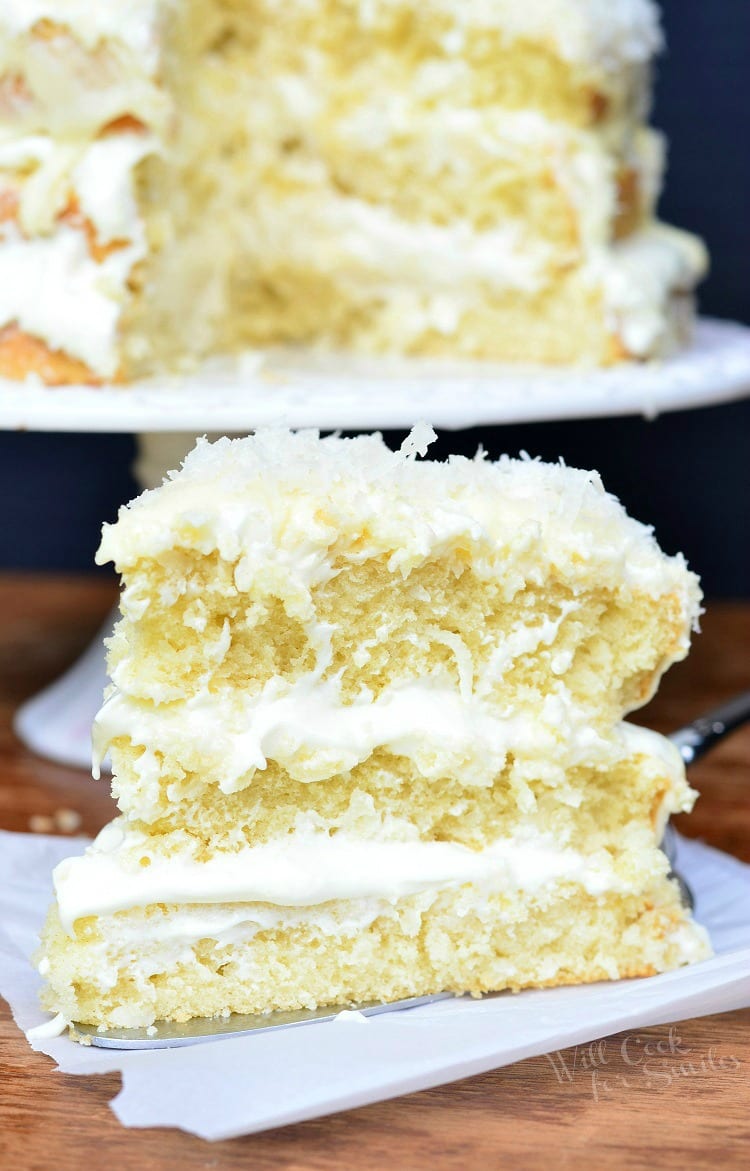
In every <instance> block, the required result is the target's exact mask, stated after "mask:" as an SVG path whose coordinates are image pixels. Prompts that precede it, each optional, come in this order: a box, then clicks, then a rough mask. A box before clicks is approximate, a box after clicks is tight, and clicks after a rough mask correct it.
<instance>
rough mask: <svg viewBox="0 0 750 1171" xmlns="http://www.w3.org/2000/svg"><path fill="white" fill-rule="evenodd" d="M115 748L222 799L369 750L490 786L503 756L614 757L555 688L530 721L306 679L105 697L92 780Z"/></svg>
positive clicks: (445, 701) (351, 761)
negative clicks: (167, 698)
mask: <svg viewBox="0 0 750 1171" xmlns="http://www.w3.org/2000/svg"><path fill="white" fill-rule="evenodd" d="M119 736H125V737H128V738H129V739H130V740H131V741H132V743H133V744H135V745H143V746H144V748H146V749H147V750H148V752H149V753H153V752H156V753H161V754H163V755H164V756H165V757H168V758H169V759H170V760H172V761H175V760H176V761H182V762H184V761H185V760H186V758H187V756H188V755H189V754H196V755H197V756H198V757H199V758H200V759H201V760H202V761H203V769H206V768H209V767H210V768H211V770H212V773H213V772H214V770H215V774H216V776H217V777H218V784H219V788H220V789H221V791H222V792H224V793H233V792H236V791H237V790H238V789H239V788H241V787H244V786H245V785H246V784H247V783H248V780H249V779H250V778H251V777H252V774H253V773H254V772H255V770H256V769H265V768H266V766H267V762H268V760H274V761H276V762H278V763H279V764H280V765H282V766H283V767H284V768H285V769H286V770H287V772H288V773H289V775H290V776H292V777H293V778H294V779H295V780H298V781H303V782H315V781H320V780H325V779H327V778H329V777H332V776H334V775H336V774H338V773H344V772H347V771H348V770H349V769H352V768H354V767H355V766H356V765H357V764H359V763H361V762H362V761H364V760H367V759H368V757H369V756H370V755H371V754H372V753H373V752H374V751H375V749H376V748H386V749H388V750H389V751H391V752H392V753H394V754H395V755H396V756H406V757H408V758H409V759H410V760H411V761H412V763H413V764H414V766H415V768H416V769H417V771H418V772H419V773H420V775H422V776H425V777H439V776H444V775H447V773H448V772H450V771H451V770H455V769H460V770H462V773H463V774H464V775H466V776H467V777H475V776H478V777H480V778H483V779H484V783H487V784H489V783H490V781H491V778H492V777H493V776H495V775H496V774H497V773H498V772H500V770H501V769H502V768H503V765H504V764H505V761H506V757H507V755H508V753H513V754H514V755H515V756H518V757H529V756H533V757H534V758H537V759H541V760H544V759H547V760H550V761H552V762H555V761H556V762H557V763H558V764H559V765H560V766H561V767H562V765H563V764H564V765H565V766H567V767H571V766H575V765H576V764H578V763H583V762H584V761H585V762H586V763H595V762H596V761H597V760H599V761H604V760H608V761H609V760H611V758H612V756H613V754H614V755H616V752H617V748H618V747H620V746H619V745H617V744H615V745H614V747H613V745H612V743H611V741H610V740H609V739H605V738H603V737H602V736H600V735H599V734H598V733H597V732H596V731H595V730H594V729H593V728H591V727H589V726H587V724H586V722H585V720H584V719H582V716H581V713H577V712H575V711H571V710H570V703H569V701H568V699H567V696H566V693H565V691H564V689H563V688H560V689H558V691H557V693H553V694H551V695H548V696H546V697H545V699H544V701H543V702H540V704H539V706H538V708H537V710H535V712H534V713H533V715H531V714H529V713H524V712H518V713H514V714H507V715H506V714H502V713H499V714H498V713H497V711H496V710H493V707H492V706H491V705H490V704H485V703H482V702H481V700H478V699H475V698H471V697H462V696H461V695H460V694H459V693H458V692H457V691H455V690H454V689H452V688H448V687H444V686H435V685H431V684H430V683H429V682H425V681H421V682H416V683H407V684H404V685H402V686H396V687H389V688H387V689H386V690H385V691H383V692H382V693H381V694H380V695H379V696H378V697H377V698H376V699H372V697H371V696H366V695H365V696H363V697H362V698H361V699H360V700H359V701H355V702H353V703H347V704H345V703H342V701H341V697H340V689H339V686H338V681H337V680H336V679H330V680H327V681H321V680H320V679H318V678H317V677H316V676H308V677H305V678H303V679H301V680H300V681H298V682H297V683H296V684H292V685H289V684H287V683H285V681H284V680H282V679H280V678H276V679H273V680H271V681H270V682H269V683H268V684H267V685H266V686H265V687H264V689H263V691H262V692H261V693H260V695H259V696H256V697H245V696H242V695H237V694H234V695H229V694H227V693H221V694H213V693H211V692H209V691H207V690H206V691H203V692H201V693H200V694H199V695H197V696H196V697H194V698H192V699H188V700H185V701H182V702H179V701H178V702H176V703H173V704H161V705H154V704H151V703H149V702H144V701H143V700H139V699H134V698H132V697H130V696H127V695H125V694H123V693H122V692H115V693H114V694H113V695H112V696H111V697H110V698H109V699H108V700H107V701H106V703H105V704H104V706H103V707H102V708H101V710H100V711H99V713H98V715H97V717H96V720H95V721H94V730H93V743H94V775H95V776H98V775H99V768H100V764H101V761H102V759H103V757H104V755H105V753H106V751H107V748H108V747H109V745H110V744H111V742H112V741H113V740H114V739H116V738H117V737H119ZM212 779H214V778H213V776H212ZM240 782H242V783H240Z"/></svg>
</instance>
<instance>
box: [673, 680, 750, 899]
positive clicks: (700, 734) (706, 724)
mask: <svg viewBox="0 0 750 1171" xmlns="http://www.w3.org/2000/svg"><path fill="white" fill-rule="evenodd" d="M749 720H750V691H743V692H742V693H741V694H740V695H735V696H734V698H733V699H729V700H727V702H726V703H722V704H721V705H720V706H719V707H717V708H714V709H713V711H710V712H707V713H706V715H705V716H699V717H698V719H697V720H693V722H692V724H686V725H685V727H684V728H680V729H679V730H678V731H677V732H673V733H672V734H671V736H670V737H669V739H670V740H671V741H672V743H673V744H674V746H675V748H676V749H677V750H678V752H679V753H680V756H681V757H682V759H683V761H684V762H685V765H686V766H687V765H691V764H694V763H695V761H696V760H700V758H701V757H702V756H705V755H706V753H707V752H709V751H710V750H711V749H712V748H713V747H714V746H715V745H716V744H718V743H719V741H720V740H723V739H724V737H725V736H728V735H729V734H730V732H734V731H735V730H736V729H737V728H740V727H742V725H743V724H746V723H747V722H748V721H749ZM661 848H662V850H663V851H664V853H665V854H666V855H667V858H668V859H669V864H670V866H671V867H672V877H673V878H675V879H676V880H677V883H678V884H679V887H680V891H681V893H682V901H683V902H684V903H685V905H686V906H687V907H688V908H689V909H690V910H692V909H693V907H694V905H695V900H694V898H693V892H692V891H691V889H690V887H689V886H688V884H687V883H686V882H685V879H684V878H683V877H682V875H681V874H680V872H679V871H678V870H677V866H676V863H677V831H676V830H675V828H674V826H673V825H672V823H671V821H668V822H667V824H666V825H665V826H664V835H663V837H662V840H661Z"/></svg>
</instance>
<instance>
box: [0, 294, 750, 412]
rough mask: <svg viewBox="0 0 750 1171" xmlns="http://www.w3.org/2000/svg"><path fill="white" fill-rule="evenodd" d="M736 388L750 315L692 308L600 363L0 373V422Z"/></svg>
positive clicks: (666, 403)
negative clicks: (15, 376) (46, 379)
mask: <svg viewBox="0 0 750 1171" xmlns="http://www.w3.org/2000/svg"><path fill="white" fill-rule="evenodd" d="M248 359H249V360H248ZM300 361H302V366H301V367H300ZM352 380H354V382H355V386H354V388H353V389H352V386H351V383H352ZM747 395H750V326H748V325H744V324H742V323H739V322H735V321H729V320H724V319H717V318H711V317H701V318H699V319H698V320H697V322H696V327H695V334H694V339H693V342H692V343H691V344H690V345H689V346H688V347H686V348H684V349H683V350H680V351H679V352H678V353H676V354H675V355H673V356H671V357H669V358H666V359H664V360H662V361H659V362H652V363H643V364H637V363H627V364H623V365H618V366H614V367H609V368H606V369H585V368H577V367H576V368H565V369H560V368H549V367H546V368H539V367H529V366H521V365H519V366H508V365H504V366H498V365H495V364H491V363H481V362H452V361H445V362H442V361H438V360H435V359H426V360H425V359H365V358H362V357H355V356H336V355H319V354H310V353H307V352H303V351H286V352H279V353H272V354H252V355H246V356H245V359H244V364H243V362H240V363H239V364H236V365H235V366H232V367H231V368H230V367H227V366H222V365H221V364H219V365H216V366H214V367H207V368H206V369H204V370H202V371H201V372H200V373H198V374H195V375H191V376H190V377H189V378H185V379H163V380H160V381H153V382H149V383H136V384H132V385H130V386H127V387H123V386H120V387H115V386H102V387H95V388H94V387H84V386H65V387H43V386H41V385H38V384H34V383H31V382H28V381H27V382H23V383H18V382H10V381H8V380H6V379H0V430H6V431H12V430H23V431H27V430H28V431H42V432H43V431H58V432H59V431H62V432H78V433H94V434H96V433H98V434H104V433H109V434H113V433H137V432H173V433H191V434H194V435H195V434H201V433H203V432H205V431H212V432H234V433H237V432H244V431H251V430H254V429H256V428H257V427H261V426H273V425H276V426H288V427H294V428H297V427H317V428H320V429H321V430H336V429H346V430H362V431H369V430H374V429H403V428H408V427H411V426H413V425H414V424H415V423H417V422H420V421H423V420H424V421H426V422H429V423H431V424H432V425H433V426H435V427H437V428H443V429H446V430H451V431H453V430H455V431H457V430H463V429H466V428H469V427H476V426H492V425H503V424H516V423H532V422H553V421H563V420H566V419H584V418H607V417H622V416H626V415H643V416H645V417H646V418H654V417H656V416H657V415H659V414H662V413H666V412H671V411H677V410H686V409H694V408H698V407H702V406H712V405H718V404H720V403H724V402H730V401H736V400H738V399H741V398H744V397H745V396H747Z"/></svg>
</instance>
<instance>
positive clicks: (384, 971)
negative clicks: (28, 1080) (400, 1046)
mask: <svg viewBox="0 0 750 1171" xmlns="http://www.w3.org/2000/svg"><path fill="white" fill-rule="evenodd" d="M657 854H658V851H656V850H654V851H653V858H652V859H650V860H649V865H648V866H647V869H646V873H645V875H644V879H645V884H644V886H643V888H642V890H641V893H638V894H618V893H609V894H607V895H603V894H598V895H593V894H588V893H586V892H585V890H583V889H582V888H581V887H579V886H576V885H575V884H574V883H570V882H566V881H557V882H556V881H550V882H548V883H547V884H546V885H545V887H544V888H543V889H541V890H540V891H539V892H538V894H537V896H536V897H535V898H527V899H523V900H521V899H519V898H518V897H508V895H507V894H501V893H495V894H492V893H483V892H481V891H479V890H477V888H475V887H472V886H464V887H461V888H460V889H458V890H451V891H442V892H440V893H435V892H428V893H421V894H415V895H410V896H408V897H406V898H401V899H398V900H396V901H395V902H394V903H391V904H383V903H382V902H380V903H379V902H378V901H377V900H372V899H364V900H349V901H345V902H337V901H332V902H328V903H326V904H325V906H323V907H321V908H316V909H314V910H313V911H310V910H308V911H304V910H293V909H292V910H287V909H285V910H284V911H283V912H280V911H279V909H278V908H276V907H274V906H271V905H268V904H264V905H258V904H255V905H247V906H240V905H238V904H231V905H224V906H211V905H208V906H206V905H198V906H194V907H191V908H185V907H176V906H170V905H164V904H162V905H159V906H152V907H148V908H146V909H145V910H138V911H132V912H123V913H120V914H116V915H113V916H111V917H109V918H104V919H98V918H93V917H91V918H88V919H85V920H81V921H80V923H79V925H78V927H77V930H76V936H75V938H71V937H70V936H68V935H66V934H65V933H64V932H63V931H62V929H61V928H60V926H59V923H58V922H57V917H56V913H53V915H52V916H51V919H50V921H49V923H48V925H47V927H46V929H45V932H44V938H43V948H44V954H45V957H46V960H47V962H46V963H45V962H44V961H42V968H43V970H44V971H45V972H47V974H48V976H49V981H50V982H49V985H48V987H47V989H46V991H45V992H44V994H43V999H44V1003H45V1006H46V1007H48V1008H49V1009H50V1010H52V1011H55V1012H60V1013H62V1014H63V1016H64V1017H65V1019H66V1020H68V1021H71V1020H72V1021H76V1020H77V1021H80V1022H88V1023H92V1024H98V1025H101V1026H103V1027H105V1028H106V1027H108V1026H109V1027H137V1026H147V1025H150V1024H152V1023H153V1021H154V1020H158V1019H171V1020H188V1019H190V1017H192V1016H211V1015H215V1014H226V1013H227V1012H240V1013H255V1012H266V1011H269V1010H274V1009H298V1008H312V1007H316V1006H321V1005H325V1004H337V1005H344V1004H347V1003H348V1004H351V1003H354V1004H356V1003H361V1002H363V1001H371V1000H376V1001H388V1000H396V999H399V998H403V997H406V996H417V995H425V994H428V993H432V992H440V991H446V990H447V991H455V992H457V993H465V992H471V993H473V994H475V995H476V994H479V993H481V992H485V991H488V990H493V991H496V990H500V989H505V988H510V989H514V990H517V989H520V988H523V987H527V986H529V985H533V986H535V987H539V986H545V985H559V984H571V983H582V982H587V981H593V980H600V979H617V978H623V977H627V976H643V975H650V974H653V973H656V972H659V971H663V970H665V969H669V968H673V967H676V966H678V965H679V964H683V963H689V962H692V961H694V960H697V959H702V958H704V957H706V956H707V955H709V954H710V947H709V945H708V941H707V938H706V935H705V932H704V931H703V930H702V928H700V927H697V926H696V925H695V924H693V923H692V922H691V921H690V919H689V917H688V915H687V913H686V912H685V911H684V910H683V908H682V907H681V906H680V902H679V894H678V892H677V889H676V887H675V885H674V884H673V883H672V882H671V881H670V880H668V879H666V878H665V877H664V869H665V861H664V859H663V858H662V861H661V862H659V860H658V858H657Z"/></svg>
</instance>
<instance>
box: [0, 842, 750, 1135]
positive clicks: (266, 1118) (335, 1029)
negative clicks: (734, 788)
mask: <svg viewBox="0 0 750 1171" xmlns="http://www.w3.org/2000/svg"><path fill="white" fill-rule="evenodd" d="M85 845H86V843H85V842H84V841H82V840H79V841H71V840H70V839H69V838H68V839H65V838H52V837H43V836H40V835H28V834H8V833H0V993H1V994H2V995H3V996H4V997H5V998H6V999H7V1000H8V1001H9V1003H10V1005H11V1009H12V1011H13V1015H14V1017H15V1019H16V1021H17V1023H18V1025H19V1026H20V1027H21V1028H22V1029H28V1028H30V1027H31V1026H33V1025H37V1024H39V1023H40V1022H41V1021H42V1020H44V1019H45V1014H44V1013H42V1012H41V1010H40V1009H39V1007H38V1004H37V991H38V988H39V984H40V978H39V976H38V975H37V973H36V972H35V971H34V970H33V968H32V967H31V965H30V963H29V955H30V954H31V952H32V951H33V950H34V949H35V947H36V946H37V932H38V930H39V927H40V925H41V922H42V920H43V918H44V915H45V913H46V909H47V905H48V903H49V901H50V899H51V891H52V888H51V881H50V873H51V870H52V868H53V866H55V865H56V864H57V862H59V861H60V859H61V858H63V857H66V856H68V855H70V854H72V853H75V852H77V851H78V852H80V851H82V850H83V849H84V847H85ZM677 866H678V869H679V870H680V872H681V874H682V875H683V877H685V878H686V879H687V881H688V883H689V884H690V886H691V888H692V890H693V893H694V895H695V898H696V917H697V918H698V920H699V921H700V922H701V923H703V924H704V926H706V927H707V928H708V930H709V932H710V935H711V940H712V943H713V946H714V949H715V951H716V955H715V957H714V958H712V959H710V960H706V961H704V962H703V963H700V964H696V965H694V966H692V967H688V968H680V969H679V970H678V971H676V972H667V973H665V974H664V975H661V976H653V977H650V978H648V979H644V980H626V981H620V982H618V983H609V984H607V983H604V984H595V985H588V986H585V987H575V988H550V989H542V990H538V991H529V992H522V993H520V994H518V995H515V996H514V995H510V994H507V993H506V994H501V995H497V996H489V997H486V998H485V999H483V1000H479V1001H477V1000H471V999H466V1000H464V999H457V1000H445V1001H441V1002H439V1003H437V1004H433V1005H427V1006H425V1007H422V1008H415V1009H410V1010H408V1011H406V1012H397V1013H388V1014H385V1015H383V1016H377V1017H371V1018H370V1019H369V1020H365V1019H364V1018H358V1017H357V1016H356V1015H353V1014H350V1015H346V1016H344V1017H342V1018H340V1019H337V1020H334V1021H331V1022H329V1023H318V1024H311V1025H305V1026H304V1027H302V1028H294V1029H281V1030H276V1031H273V1032H268V1033H261V1034H259V1035H258V1036H249V1037H238V1038H236V1039H230V1040H220V1041H214V1042H210V1043H208V1044H201V1045H196V1046H192V1047H189V1048H185V1049H166V1050H151V1051H141V1052H117V1051H113V1050H105V1049H96V1048H93V1047H88V1048H87V1047H83V1046H80V1045H77V1044H76V1043H75V1042H73V1041H71V1040H69V1039H68V1037H67V1036H65V1037H58V1038H54V1039H48V1040H44V1041H35V1042H34V1048H35V1049H38V1050H40V1051H41V1052H43V1053H47V1054H49V1056H50V1057H52V1058H54V1060H55V1061H56V1062H57V1064H58V1067H59V1069H61V1070H62V1071H63V1072H65V1073H75V1074H94V1073H107V1072H110V1071H113V1070H120V1071H121V1072H122V1077H123V1085H122V1089H121V1091H120V1093H119V1094H118V1095H117V1097H116V1098H114V1099H113V1101H112V1103H111V1105H112V1109H113V1110H114V1112H115V1114H116V1115H117V1117H118V1118H119V1119H120V1121H121V1122H122V1123H123V1125H125V1126H175V1127H179V1128H181V1129H182V1130H186V1131H190V1132H192V1133H193V1134H197V1135H200V1136H201V1137H202V1138H206V1139H223V1138H231V1137H234V1136H236V1135H241V1134H250V1133H252V1132H254V1131H259V1130H266V1129H268V1128H270V1127H274V1126H283V1125H285V1124H287V1123H291V1122H299V1121H301V1120H302V1119H305V1118H315V1117H318V1116H320V1115H324V1114H330V1113H333V1112H334V1111H337V1110H347V1109H350V1108H352V1107H354V1106H362V1105H365V1104H366V1103H368V1102H376V1101H380V1100H382V1099H384V1098H392V1097H396V1096H397V1095H399V1094H407V1093H410V1092H412V1091H413V1090H421V1089H426V1088H427V1087H429V1086H435V1085H439V1084H441V1083H443V1082H448V1081H453V1080H455V1079H457V1078H463V1077H468V1076H470V1075H472V1074H477V1073H482V1072H484V1071H485V1070H488V1069H494V1068H496V1067H498V1066H502V1065H510V1064H511V1063H512V1062H514V1061H519V1060H521V1059H522V1058H524V1057H532V1056H535V1055H537V1054H540V1053H548V1052H551V1051H552V1050H555V1049H561V1048H564V1047H566V1046H568V1045H576V1044H584V1043H586V1042H588V1041H592V1040H595V1039H596V1038H599V1037H603V1036H607V1035H608V1034H611V1033H615V1032H618V1031H620V1030H622V1029H626V1028H638V1027H644V1026H647V1025H656V1024H665V1023H667V1022H670V1021H677V1020H684V1019H686V1018H688V1017H695V1016H701V1015H708V1014H709V1013H716V1012H723V1011H728V1010H730V1009H734V1008H742V1007H745V1006H747V1005H750V866H746V865H743V864H742V863H741V862H738V861H737V860H736V859H734V858H730V857H729V856H727V855H726V854H722V853H720V852H719V851H717V850H713V849H711V848H709V847H708V846H704V845H702V844H701V843H698V842H690V841H687V840H686V839H684V838H681V839H679V844H678V860H677Z"/></svg>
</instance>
